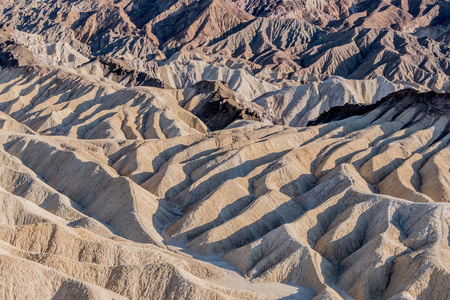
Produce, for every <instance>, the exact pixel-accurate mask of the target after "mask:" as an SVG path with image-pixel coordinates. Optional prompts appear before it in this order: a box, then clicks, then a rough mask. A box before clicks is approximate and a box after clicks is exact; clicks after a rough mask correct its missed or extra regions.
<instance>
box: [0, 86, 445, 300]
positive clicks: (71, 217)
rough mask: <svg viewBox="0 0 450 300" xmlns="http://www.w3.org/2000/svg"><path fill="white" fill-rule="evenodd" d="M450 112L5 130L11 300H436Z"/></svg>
mask: <svg viewBox="0 0 450 300" xmlns="http://www.w3.org/2000/svg"><path fill="white" fill-rule="evenodd" d="M19 82H20V81H19ZM449 101H450V100H449V96H448V95H446V94H442V95H439V94H435V93H432V92H429V93H426V94H418V93H417V92H414V91H412V90H408V91H402V92H397V93H394V94H392V95H390V96H388V97H386V98H384V99H383V100H382V101H381V102H379V103H377V104H375V105H372V106H370V107H369V108H368V111H366V112H365V114H363V115H354V116H350V117H348V116H345V114H346V113H347V114H348V113H349V112H350V111H351V110H349V108H348V106H347V107H343V108H342V111H341V113H339V114H336V116H339V118H338V119H337V120H335V121H332V122H330V123H323V124H318V125H316V126H310V127H303V128H293V127H283V126H273V125H271V126H268V125H264V124H262V123H259V122H254V121H236V122H235V123H233V124H232V125H230V126H228V128H227V129H225V130H221V131H216V132H210V133H203V134H201V133H197V134H194V135H188V136H179V137H174V138H169V139H153V140H121V139H119V138H115V139H74V138H71V137H64V136H51V135H38V134H37V133H35V132H34V131H33V130H32V129H29V128H28V127H27V126H26V125H21V123H19V121H17V119H13V118H11V117H9V116H4V117H3V119H4V120H6V121H7V122H5V123H4V124H8V125H7V126H6V125H3V127H2V129H1V134H0V143H1V144H2V150H1V151H0V158H1V162H2V163H1V172H0V173H1V176H0V188H1V189H0V196H1V197H0V198H1V201H0V203H1V204H0V205H1V207H2V209H1V214H0V223H1V227H2V230H0V240H1V243H0V247H1V250H0V251H1V258H0V262H1V264H2V266H4V267H2V268H1V271H0V280H1V283H2V286H7V287H8V288H5V289H2V291H1V292H2V295H3V296H4V297H10V296H11V295H16V296H17V297H27V296H28V295H29V293H32V292H33V293H35V295H37V298H48V297H53V296H54V297H71V298H74V297H84V298H88V299H99V298H113V299H120V297H126V298H131V299H138V298H148V299H159V298H160V299H175V298H180V297H181V298H217V299H278V298H283V297H288V296H289V297H293V298H294V299H296V298H298V299H312V298H313V297H317V299H336V298H337V299H339V298H343V299H346V298H348V297H352V298H354V299H375V298H377V297H384V298H387V299H389V298H392V299H395V298H399V297H403V298H405V297H406V298H416V299H430V298H433V299H434V298H436V299H439V298H440V297H442V295H447V294H448V293H449V292H450V291H449V290H448V287H449V284H448V283H449V280H450V274H449V272H448V269H449V267H450V266H449V265H448V262H449V261H450V260H449V259H450V249H449V243H448V240H449V239H448V237H449V230H448V228H449V224H450V219H449V218H450V207H449V204H448V201H449V199H448V194H449V188H448V186H449V185H448V181H449V178H450V174H449V172H448V170H449V167H448V165H447V161H448V151H447V150H448V143H449V140H450V133H449V132H448V128H449V125H448V117H447V116H448V103H449ZM180 250H181V251H180ZM186 253H189V254H186ZM227 263H229V264H231V265H228V264H227ZM13 268H25V269H26V272H25V273H19V274H17V275H16V272H14V271H12V270H13ZM234 268H236V271H233V270H234ZM237 272H239V273H237ZM11 274H12V275H11ZM27 274H29V277H25V276H26V275H27ZM24 278H33V279H32V283H33V285H32V288H31V289H26V288H24V287H25V285H27V284H28V281H29V280H24ZM43 278H51V281H50V282H51V283H50V282H49V281H48V280H44V279H43Z"/></svg>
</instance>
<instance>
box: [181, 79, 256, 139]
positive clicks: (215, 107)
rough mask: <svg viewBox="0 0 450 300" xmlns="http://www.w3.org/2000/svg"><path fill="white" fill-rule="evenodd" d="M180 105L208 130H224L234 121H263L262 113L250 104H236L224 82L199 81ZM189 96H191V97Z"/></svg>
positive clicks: (233, 94) (232, 94) (231, 92)
mask: <svg viewBox="0 0 450 300" xmlns="http://www.w3.org/2000/svg"><path fill="white" fill-rule="evenodd" d="M186 93H187V95H186V97H185V99H184V100H183V102H182V103H181V105H182V106H183V107H184V108H185V109H187V110H189V111H190V112H192V113H193V114H194V115H196V116H197V117H198V118H199V119H200V120H202V121H203V122H204V123H205V125H206V126H208V128H209V129H210V130H213V131H214V130H220V129H224V128H225V127H227V126H228V125H230V124H231V123H232V122H234V121H236V120H253V121H263V119H264V111H263V110H262V109H260V108H259V107H258V106H256V105H255V106H253V107H252V106H251V103H247V102H245V101H242V102H241V103H239V102H238V100H237V99H236V95H235V93H234V92H233V91H232V90H231V89H230V88H229V87H228V85H227V84H226V83H225V82H220V81H200V82H197V83H196V84H195V85H193V86H192V87H191V88H189V89H187V90H186ZM190 95H193V96H192V97H191V96H190Z"/></svg>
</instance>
